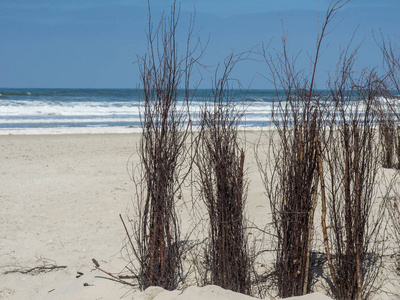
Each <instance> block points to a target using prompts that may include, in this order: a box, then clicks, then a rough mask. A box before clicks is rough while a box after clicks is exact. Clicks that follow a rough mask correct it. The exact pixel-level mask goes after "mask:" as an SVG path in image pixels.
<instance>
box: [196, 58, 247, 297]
mask: <svg viewBox="0 0 400 300" xmlns="http://www.w3.org/2000/svg"><path fill="white" fill-rule="evenodd" d="M240 59H241V56H234V55H230V56H229V57H228V58H227V59H226V60H225V64H224V68H223V71H222V76H221V77H220V78H219V79H218V78H217V75H216V78H215V80H214V88H213V90H212V93H211V98H212V99H211V101H210V102H209V103H207V104H206V107H205V108H204V111H203V112H202V117H201V132H200V136H199V151H198V154H197V157H196V164H197V168H198V174H199V179H198V183H199V190H200V194H201V198H202V200H203V201H204V203H205V205H206V207H207V210H208V217H209V226H210V233H209V240H208V244H207V245H206V263H205V265H206V269H207V271H208V273H209V276H206V277H207V278H205V279H206V280H208V281H209V283H212V284H216V285H219V286H221V287H223V288H227V289H230V290H233V291H237V292H241V293H245V294H249V293H250V289H251V284H250V271H251V268H250V259H249V254H248V246H247V238H246V234H245V217H244V206H245V200H246V194H247V181H246V177H245V170H244V160H245V152H244V150H243V148H240V146H239V137H238V124H239V121H240V119H241V117H242V115H243V111H242V110H240V109H239V108H237V106H236V105H235V103H234V102H233V101H232V99H233V95H232V94H231V93H232V91H231V90H230V88H229V81H230V78H229V76H230V73H231V71H232V68H233V67H234V65H235V64H236V63H237V62H238V60H240ZM216 74H217V72H216Z"/></svg>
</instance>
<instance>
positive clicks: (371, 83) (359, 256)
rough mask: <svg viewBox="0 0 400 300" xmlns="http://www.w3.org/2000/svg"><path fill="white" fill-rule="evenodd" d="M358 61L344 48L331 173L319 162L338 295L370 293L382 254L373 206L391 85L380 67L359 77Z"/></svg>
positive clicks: (333, 95) (328, 157) (336, 83)
mask: <svg viewBox="0 0 400 300" xmlns="http://www.w3.org/2000/svg"><path fill="white" fill-rule="evenodd" d="M354 61H355V55H354V53H353V54H351V55H349V56H347V53H342V55H341V60H340V63H339V65H338V66H339V67H338V70H337V73H336V77H335V79H334V80H333V81H331V82H330V90H331V92H330V101H331V102H332V103H333V104H334V106H335V107H334V108H333V109H334V112H335V113H334V117H333V118H332V119H331V120H330V122H331V124H330V134H329V135H328V138H327V140H326V141H325V143H326V145H327V147H326V149H325V151H324V153H323V154H322V155H323V157H324V161H325V163H326V170H327V172H326V173H323V169H322V163H321V162H320V164H319V168H320V178H324V186H322V185H321V198H322V201H323V206H325V205H326V204H327V207H328V222H327V223H328V225H327V224H326V223H324V222H323V223H322V226H323V231H324V240H325V249H326V253H327V259H328V266H329V270H330V276H331V277H330V279H331V285H330V287H331V292H332V295H333V296H334V297H335V298H337V299H366V298H368V296H369V293H370V292H371V291H372V289H373V287H374V281H375V279H376V276H377V274H378V272H379V270H380V263H381V259H382V248H379V245H380V242H381V241H380V240H379V239H378V237H379V233H380V229H381V225H382V213H383V210H381V209H379V208H378V215H376V216H374V213H373V211H372V209H373V207H374V205H375V204H376V197H377V196H378V192H377V191H378V189H377V183H378V181H377V174H378V169H379V143H378V141H377V130H376V127H377V125H378V121H379V118H380V117H381V115H380V114H379V110H380V108H379V105H380V104H379V102H378V100H379V97H380V96H381V95H382V93H384V92H385V91H386V88H385V85H384V83H383V81H382V80H381V79H380V78H379V77H378V75H377V73H376V72H375V71H374V70H372V71H366V70H364V71H362V72H361V75H360V77H359V78H357V79H356V78H354V73H353V71H352V70H353V65H354ZM325 201H326V202H325ZM323 217H325V215H324V213H323Z"/></svg>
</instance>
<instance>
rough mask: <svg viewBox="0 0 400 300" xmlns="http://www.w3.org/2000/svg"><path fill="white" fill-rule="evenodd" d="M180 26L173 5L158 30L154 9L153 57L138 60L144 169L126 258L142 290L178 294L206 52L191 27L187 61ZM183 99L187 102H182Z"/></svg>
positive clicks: (151, 30)
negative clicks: (181, 209)
mask: <svg viewBox="0 0 400 300" xmlns="http://www.w3.org/2000/svg"><path fill="white" fill-rule="evenodd" d="M178 20H179V12H177V11H176V8H175V3H174V4H173V5H172V7H171V13H170V15H169V17H168V18H167V17H164V16H163V17H162V18H161V20H160V23H159V24H158V26H156V28H155V29H154V28H153V24H152V21H151V14H150V5H149V29H148V33H147V40H148V51H147V54H146V55H144V56H139V57H138V65H139V70H140V78H141V83H142V88H143V95H142V96H141V97H140V99H139V100H140V101H141V105H142V106H141V111H140V117H141V127H142V136H141V140H140V145H139V149H138V152H139V156H140V164H139V166H138V167H137V168H136V169H135V170H134V172H135V173H134V174H133V175H132V178H133V180H134V182H135V186H136V195H135V196H136V204H135V206H136V212H135V215H134V216H130V221H131V225H132V227H133V228H132V230H133V236H132V237H131V236H130V235H129V233H128V240H129V242H128V244H127V248H128V249H127V252H128V255H130V257H129V262H130V263H131V267H132V272H134V273H135V275H136V277H137V279H138V281H139V286H140V288H141V289H145V288H147V287H149V286H161V287H163V288H165V289H168V290H173V289H175V288H176V287H177V286H178V283H179V282H180V281H182V280H183V271H182V253H183V251H184V249H183V247H182V245H183V244H184V242H185V239H182V237H181V232H180V221H179V217H178V215H177V212H176V205H177V202H178V201H179V199H180V198H181V192H180V189H181V186H182V183H183V181H184V179H185V178H186V176H187V174H188V173H189V171H190V168H191V161H192V160H191V158H190V157H188V155H187V154H188V151H189V150H188V147H187V144H186V142H187V138H188V136H189V135H190V125H191V121H190V117H189V108H188V107H189V97H190V93H189V79H190V76H191V73H192V68H193V66H194V64H195V63H196V62H197V61H198V60H199V58H200V57H201V55H202V50H201V49H199V46H200V45H199V43H198V42H197V43H196V44H195V45H192V39H193V23H191V24H190V26H189V33H188V36H187V43H186V47H187V48H186V49H184V53H183V55H180V54H179V53H178V49H177V41H176V34H177V33H176V32H177V28H178ZM199 50H200V51H199ZM178 97H183V101H179V102H178ZM186 158H188V160H186ZM127 231H128V230H127Z"/></svg>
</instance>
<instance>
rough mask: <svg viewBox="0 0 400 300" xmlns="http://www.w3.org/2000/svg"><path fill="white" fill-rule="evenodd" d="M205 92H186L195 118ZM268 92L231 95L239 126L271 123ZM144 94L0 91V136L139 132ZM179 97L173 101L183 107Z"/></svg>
mask: <svg viewBox="0 0 400 300" xmlns="http://www.w3.org/2000/svg"><path fill="white" fill-rule="evenodd" d="M210 93H211V91H210V90H197V91H195V92H194V91H191V98H190V99H191V102H190V112H191V119H193V120H196V118H198V115H199V112H200V111H201V110H202V108H203V107H204V103H206V102H207V101H209V100H210ZM275 95H276V93H275V91H273V90H250V91H246V92H241V91H233V92H232V93H231V94H230V97H231V98H230V99H231V100H232V101H233V102H234V103H235V104H236V105H237V108H238V109H239V110H242V111H243V112H244V115H243V117H242V119H241V123H240V126H241V127H243V128H260V127H263V126H268V124H270V115H271V108H272V102H273V101H274V97H275ZM141 99H143V91H141V90H137V89H5V88H0V134H3V135H4V134H46V133H48V134H50V133H113V132H135V131H136V132H140V128H141V117H140V116H141V112H143V107H142V102H141ZM183 99H184V97H183V94H179V96H178V103H183Z"/></svg>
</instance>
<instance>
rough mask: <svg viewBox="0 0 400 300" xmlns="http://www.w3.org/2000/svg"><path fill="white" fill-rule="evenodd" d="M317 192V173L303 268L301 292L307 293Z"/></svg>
mask: <svg viewBox="0 0 400 300" xmlns="http://www.w3.org/2000/svg"><path fill="white" fill-rule="evenodd" d="M317 193H318V174H316V176H315V189H314V194H313V200H312V206H311V212H310V221H309V223H308V242H307V243H308V244H307V249H308V251H307V260H306V269H305V280H304V286H303V294H304V295H306V294H307V287H308V274H309V272H310V256H311V250H310V249H311V237H312V234H311V233H312V228H313V225H314V213H315V207H316V205H317Z"/></svg>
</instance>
